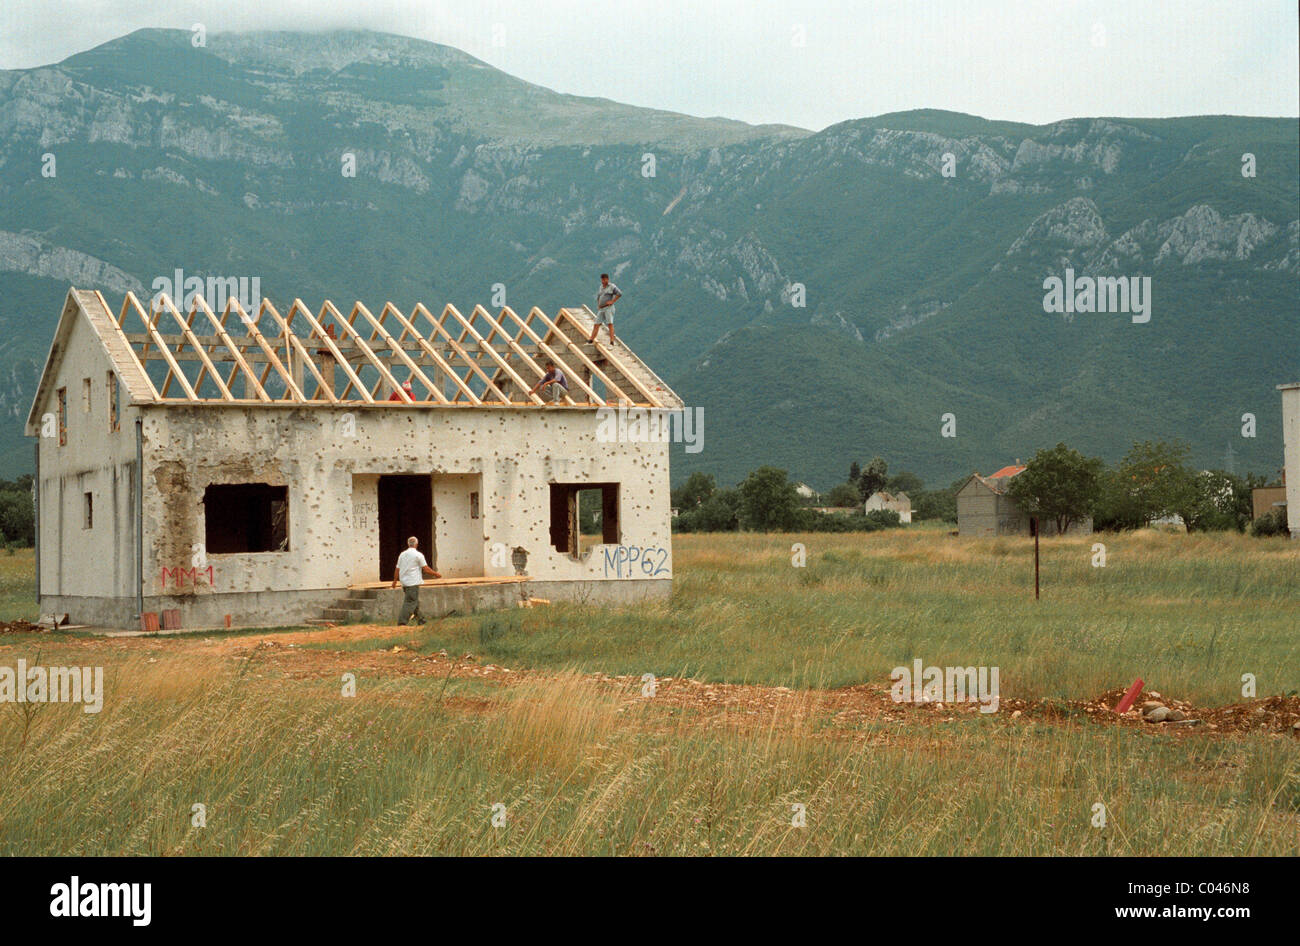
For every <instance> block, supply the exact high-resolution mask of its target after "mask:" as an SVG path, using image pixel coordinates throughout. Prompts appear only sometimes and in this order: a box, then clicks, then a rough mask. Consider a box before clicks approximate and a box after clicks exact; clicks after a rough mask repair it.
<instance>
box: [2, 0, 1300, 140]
mask: <svg viewBox="0 0 1300 946" xmlns="http://www.w3.org/2000/svg"><path fill="white" fill-rule="evenodd" d="M3 7H4V9H3V10H0V68H9V69H12V68H24V67H30V66H37V65H44V64H47V63H50V62H57V61H58V60H60V59H62V58H64V57H65V56H68V55H71V54H72V53H75V52H79V51H81V50H83V49H87V48H90V47H92V46H95V45H97V44H99V43H102V42H105V41H106V40H109V39H112V38H113V37H115V36H120V35H122V34H123V33H128V32H130V31H131V30H135V29H139V28H141V27H147V26H155V27H173V28H179V29H189V28H190V27H191V26H193V25H194V24H195V23H202V24H203V25H204V26H205V27H206V28H207V30H208V31H209V32H210V33H212V32H219V31H223V30H247V29H332V28H340V27H361V28H368V29H375V30H383V31H387V32H392V33H401V34H404V35H407V36H414V37H419V38H421V39H430V40H434V41H437V42H441V43H447V44H450V45H453V46H457V47H459V48H461V49H463V50H465V51H466V52H469V53H471V54H472V55H474V56H477V57H478V58H480V59H483V60H485V61H486V62H489V63H491V64H492V65H494V66H497V67H499V68H501V69H504V70H505V71H507V72H509V73H512V74H513V75H516V76H519V77H520V78H523V79H527V80H529V81H530V82H535V83H538V84H539V85H544V86H547V87H549V88H553V89H556V90H557V91H560V92H571V93H576V94H579V95H598V96H603V97H606V98H611V99H615V100H618V101H622V102H630V103H632V104H635V105H646V106H653V107H657V108H667V109H673V110H675V111H682V112H688V113H691V114H694V115H725V116H727V117H730V118H739V119H743V120H745V121H750V122H784V123H787V124H792V125H800V126H803V127H805V128H814V129H820V128H823V127H825V126H826V125H829V124H832V123H834V122H838V121H843V120H844V119H848V118H859V117H863V116H867V115H878V114H881V113H883V112H892V111H899V110H902V109H910V108H944V109H951V110H953V111H960V112H970V113H973V114H976V115H982V116H984V117H986V118H1002V119H1014V120H1018V121H1026V122H1033V123H1035V124H1039V123H1044V122H1049V121H1055V120H1057V119H1061V118H1070V117H1075V116H1094V115H1108V116H1120V117H1158V116H1171V115H1204V114H1234V115H1273V116H1278V115H1300V90H1298V89H1297V78H1296V77H1297V74H1300V55H1298V53H1297V39H1296V35H1297V28H1298V27H1300V23H1298V21H1297V9H1296V0H1228V2H1221V0H910V2H908V0H810V2H799V0H649V2H647V0H636V2H628V0H606V2H596V3H583V2H577V0H533V2H515V0H446V2H441V0H427V2H419V0H333V2H329V0H274V2H270V3H267V2H256V3H245V2H238V3H231V2H226V3H220V2H206V0H189V2H181V3H177V2H170V0H154V2H141V0H59V2H51V0H3Z"/></svg>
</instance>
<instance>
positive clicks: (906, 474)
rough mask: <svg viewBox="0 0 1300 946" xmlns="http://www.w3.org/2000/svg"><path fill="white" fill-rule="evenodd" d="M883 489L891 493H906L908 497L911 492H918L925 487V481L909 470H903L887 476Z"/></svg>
mask: <svg viewBox="0 0 1300 946" xmlns="http://www.w3.org/2000/svg"><path fill="white" fill-rule="evenodd" d="M885 489H887V490H888V491H889V492H891V493H907V495H908V497H909V498H910V497H911V496H912V494H913V493H919V492H921V491H922V490H923V489H925V483H924V482H922V481H921V478H920V477H919V476H917V475H916V474H915V473H913V472H911V471H910V470H903V471H901V472H899V473H895V474H894V475H893V476H891V477H890V478H889V480H888V481H887V482H886V483H885Z"/></svg>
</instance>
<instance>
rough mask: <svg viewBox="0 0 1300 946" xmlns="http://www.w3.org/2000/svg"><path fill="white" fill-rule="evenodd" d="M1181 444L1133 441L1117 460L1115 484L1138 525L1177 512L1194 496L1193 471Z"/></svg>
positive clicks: (1190, 501) (1194, 497) (1193, 498)
mask: <svg viewBox="0 0 1300 946" xmlns="http://www.w3.org/2000/svg"><path fill="white" fill-rule="evenodd" d="M1187 452H1188V451H1187V446H1186V444H1182V443H1165V442H1164V441H1163V440H1159V441H1156V442H1154V443H1153V442H1152V441H1150V440H1144V441H1142V442H1141V443H1135V444H1133V446H1132V447H1131V448H1130V449H1129V452H1128V453H1126V454H1125V455H1124V459H1123V460H1121V461H1120V465H1119V470H1118V474H1119V475H1118V484H1117V485H1118V487H1119V488H1120V489H1121V490H1122V491H1123V492H1124V493H1126V494H1127V496H1128V498H1129V499H1130V500H1131V501H1132V506H1133V511H1134V512H1135V514H1136V516H1137V517H1138V519H1140V521H1141V524H1142V525H1148V524H1150V522H1151V521H1152V520H1154V519H1161V518H1164V517H1165V516H1173V515H1178V514H1179V510H1180V509H1186V508H1188V507H1189V506H1190V505H1191V503H1193V502H1194V501H1195V499H1196V482H1195V474H1194V473H1193V472H1192V470H1191V469H1189V468H1188V466H1187Z"/></svg>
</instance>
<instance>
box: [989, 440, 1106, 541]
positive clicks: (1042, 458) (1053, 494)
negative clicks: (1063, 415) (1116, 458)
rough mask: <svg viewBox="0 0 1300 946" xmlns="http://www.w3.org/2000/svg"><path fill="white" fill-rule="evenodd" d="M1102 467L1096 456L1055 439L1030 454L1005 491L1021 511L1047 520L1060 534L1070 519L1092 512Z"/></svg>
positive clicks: (1040, 519) (1073, 519) (1068, 525)
mask: <svg viewBox="0 0 1300 946" xmlns="http://www.w3.org/2000/svg"><path fill="white" fill-rule="evenodd" d="M1103 469H1104V465H1103V464H1102V462H1101V461H1100V460H1098V459H1097V458H1095V457H1085V456H1084V455H1083V454H1081V453H1079V452H1078V451H1077V450H1071V449H1070V448H1069V447H1067V446H1066V445H1065V444H1063V443H1058V444H1057V445H1056V446H1055V447H1051V448H1049V449H1046V450H1039V451H1038V452H1037V453H1036V454H1034V457H1033V459H1031V460H1030V461H1029V463H1028V464H1026V466H1025V471H1024V472H1023V473H1021V474H1020V475H1018V476H1014V477H1012V478H1011V482H1010V483H1009V484H1008V485H1007V493H1008V494H1009V495H1010V496H1011V498H1012V499H1014V500H1015V501H1016V505H1017V506H1019V507H1020V508H1021V509H1022V510H1023V511H1024V512H1026V513H1028V514H1029V515H1031V516H1037V517H1038V519H1039V521H1040V522H1041V521H1043V520H1044V519H1047V520H1051V521H1052V522H1054V523H1055V524H1056V534H1057V535H1063V534H1064V533H1065V532H1066V530H1067V529H1069V528H1070V525H1071V524H1072V523H1074V522H1076V521H1078V520H1079V519H1083V518H1085V517H1086V516H1089V515H1091V514H1092V511H1093V507H1094V506H1096V504H1097V500H1098V499H1099V498H1100V496H1101V473H1102V470H1103Z"/></svg>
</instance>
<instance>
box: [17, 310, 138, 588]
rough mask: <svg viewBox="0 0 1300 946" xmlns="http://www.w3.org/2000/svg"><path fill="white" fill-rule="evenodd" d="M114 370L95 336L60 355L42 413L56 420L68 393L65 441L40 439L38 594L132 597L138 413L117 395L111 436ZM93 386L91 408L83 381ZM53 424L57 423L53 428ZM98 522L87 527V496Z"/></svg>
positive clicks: (80, 337) (76, 334)
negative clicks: (60, 399) (61, 394)
mask: <svg viewBox="0 0 1300 946" xmlns="http://www.w3.org/2000/svg"><path fill="white" fill-rule="evenodd" d="M110 367H111V365H110V363H109V360H108V358H107V356H106V355H105V354H104V352H103V350H102V349H101V348H100V346H99V342H98V340H97V339H96V338H95V337H94V334H93V333H92V332H91V331H89V330H88V329H87V328H86V327H85V326H80V327H79V328H78V330H75V331H73V332H72V333H71V334H70V335H69V336H68V340H67V344H66V347H65V349H64V351H63V352H62V353H61V357H60V361H59V367H58V370H57V372H56V375H55V378H56V381H55V384H54V385H53V386H52V388H51V392H50V397H49V400H48V402H47V403H46V404H45V405H44V413H46V414H55V413H56V412H57V407H56V400H57V397H56V393H55V390H56V389H57V388H59V387H66V388H67V419H66V428H67V442H66V443H65V444H64V445H62V446H60V444H59V438H58V433H57V430H51V431H48V432H49V433H51V434H52V435H51V436H41V437H40V438H38V440H37V451H38V452H39V460H38V463H39V476H38V486H37V489H38V496H39V510H38V514H39V534H38V539H37V543H38V549H39V555H40V561H39V565H38V568H39V572H40V593H41V594H42V595H58V594H65V595H66V594H80V595H92V596H132V597H133V596H134V595H135V593H136V577H135V533H134V531H133V530H134V523H135V519H136V516H135V502H134V495H133V493H134V489H133V484H134V476H135V417H136V416H137V415H136V413H135V411H134V410H133V409H131V408H128V407H127V406H126V395H125V392H121V393H120V394H119V402H118V403H119V405H120V408H119V410H120V418H121V420H120V424H119V430H118V431H116V432H110V431H109V398H108V371H109V369H110ZM87 379H89V381H90V409H89V410H86V407H85V398H84V394H83V391H84V382H85V381H86V380H87ZM53 426H55V425H51V427H53ZM86 493H90V494H91V496H92V497H93V512H94V515H93V519H92V525H91V527H90V528H86V526H85V494H86Z"/></svg>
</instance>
